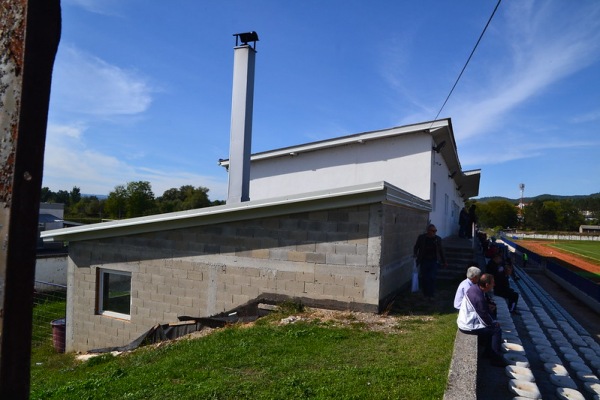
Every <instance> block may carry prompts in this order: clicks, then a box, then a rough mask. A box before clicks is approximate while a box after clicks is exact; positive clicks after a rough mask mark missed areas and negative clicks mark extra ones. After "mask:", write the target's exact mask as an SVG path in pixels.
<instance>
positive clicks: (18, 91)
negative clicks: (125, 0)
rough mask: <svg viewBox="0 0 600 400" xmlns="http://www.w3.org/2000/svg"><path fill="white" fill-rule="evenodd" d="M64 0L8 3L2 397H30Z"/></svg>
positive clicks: (0, 227) (2, 9) (1, 45)
mask: <svg viewBox="0 0 600 400" xmlns="http://www.w3.org/2000/svg"><path fill="white" fill-rule="evenodd" d="M60 25H61V18H60V0H0V324H1V331H0V398H2V399H26V398H28V397H29V381H30V378H29V376H30V358H31V330H32V309H33V281H34V277H35V260H36V241H37V226H38V213H39V202H40V192H41V185H42V172H43V166H44V145H45V140H46V125H47V121H48V104H49V101H50V84H51V78H52V67H53V65H54V57H55V55H56V50H57V48H58V42H59V40H60Z"/></svg>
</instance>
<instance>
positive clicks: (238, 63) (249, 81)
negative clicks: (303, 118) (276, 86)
mask: <svg viewBox="0 0 600 400" xmlns="http://www.w3.org/2000/svg"><path fill="white" fill-rule="evenodd" d="M233 36H235V37H236V40H235V42H236V43H235V44H236V46H235V47H234V55H233V93H232V98H231V131H230V144H229V186H228V191H227V204H236V203H241V202H244V201H248V200H250V154H251V153H250V151H251V144H252V108H253V98H254V60H255V57H256V42H257V41H258V35H257V34H256V32H248V33H236V34H234V35H233ZM240 41H241V44H239V42H240ZM250 42H252V43H253V45H249V44H248V43H250Z"/></svg>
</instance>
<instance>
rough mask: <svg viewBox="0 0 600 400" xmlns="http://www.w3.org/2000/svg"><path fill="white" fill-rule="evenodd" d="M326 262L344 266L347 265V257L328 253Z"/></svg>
mask: <svg viewBox="0 0 600 400" xmlns="http://www.w3.org/2000/svg"><path fill="white" fill-rule="evenodd" d="M326 260H327V262H326V264H333V265H344V264H346V255H345V254H332V253H328V254H327V256H326Z"/></svg>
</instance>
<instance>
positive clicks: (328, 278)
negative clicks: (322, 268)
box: [315, 272, 335, 284]
mask: <svg viewBox="0 0 600 400" xmlns="http://www.w3.org/2000/svg"><path fill="white" fill-rule="evenodd" d="M315 283H320V284H324V283H330V284H333V283H335V276H333V275H332V274H328V273H317V272H315Z"/></svg>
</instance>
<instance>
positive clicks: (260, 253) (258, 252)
mask: <svg viewBox="0 0 600 400" xmlns="http://www.w3.org/2000/svg"><path fill="white" fill-rule="evenodd" d="M269 256H270V252H269V249H255V250H252V251H251V252H250V257H252V258H259V259H268V258H269Z"/></svg>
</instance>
